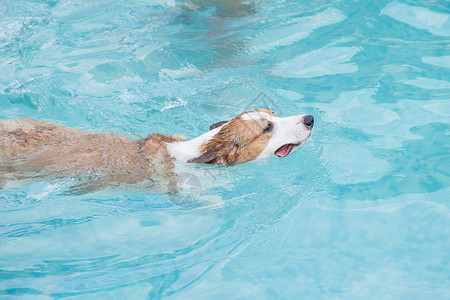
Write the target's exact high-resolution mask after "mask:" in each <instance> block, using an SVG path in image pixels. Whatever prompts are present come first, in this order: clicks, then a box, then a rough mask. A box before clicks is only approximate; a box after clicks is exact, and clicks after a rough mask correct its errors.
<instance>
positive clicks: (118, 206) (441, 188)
mask: <svg viewBox="0 0 450 300" xmlns="http://www.w3.org/2000/svg"><path fill="white" fill-rule="evenodd" d="M0 7H1V8H2V9H1V10H0V16H1V18H0V70H1V72H0V119H10V118H19V117H24V116H26V117H32V118H37V119H46V120H50V121H53V122H56V123H58V124H62V125H66V126H71V127H76V128H80V129H83V130H89V131H93V132H116V133H119V134H121V135H133V136H132V138H135V139H137V138H138V137H139V136H140V137H142V136H146V135H147V134H149V133H156V132H157V133H165V134H184V135H186V136H187V137H188V138H193V137H196V136H198V135H200V134H202V133H203V132H205V131H207V130H208V128H209V125H210V124H212V123H215V122H218V121H223V120H229V119H230V118H232V117H234V116H235V115H237V114H239V113H240V112H242V111H244V110H249V109H253V108H260V107H265V106H269V108H271V109H272V110H274V111H275V113H276V114H278V115H281V116H289V115H294V114H312V115H314V117H315V120H316V123H315V127H314V131H313V136H312V138H311V140H310V141H309V143H308V144H307V145H306V146H304V147H302V148H301V149H300V150H298V151H297V152H295V153H293V154H291V155H289V156H288V157H286V158H283V159H278V158H272V159H268V160H266V161H263V162H251V163H247V164H242V165H236V166H233V167H222V168H220V167H215V166H195V167H193V168H192V169H189V170H190V171H189V170H188V171H187V172H186V173H184V174H183V176H184V177H183V176H182V177H183V180H184V185H185V189H184V190H183V193H181V194H180V195H177V196H173V195H165V194H163V195H161V194H155V193H151V192H149V191H142V190H139V189H135V190H123V189H118V188H116V189H101V190H94V191H90V192H86V191H83V190H82V189H81V190H80V189H78V188H76V187H77V181H76V179H74V178H68V179H58V180H54V181H51V180H47V181H45V180H34V181H27V182H20V183H14V184H9V185H7V186H6V187H5V188H3V189H1V190H0V298H1V297H6V298H9V297H10V296H13V295H20V296H25V297H26V298H33V299H47V298H57V297H72V298H71V299H86V298H101V297H103V298H108V299H110V298H113V297H115V298H117V299H123V298H128V299H140V298H150V299H158V298H163V297H172V298H177V299H198V298H214V299H216V298H219V299H230V298H231V299H234V298H245V299H246V298H249V299H380V298H383V299H384V298H386V299H448V298H450V290H449V289H448V286H450V279H449V274H450V265H449V261H450V210H449V209H450V207H449V195H450V174H449V172H450V139H449V136H450V110H449V107H450V106H449V104H448V103H449V101H450V50H449V49H450V48H449V39H448V38H449V36H450V10H449V6H448V2H446V1H384V0H383V1H375V2H374V1H372V2H364V1H362V2H361V1H352V0H345V1H339V2H336V3H331V2H326V1H320V0H317V1H310V2H304V1H303V2H301V1H278V0H277V1H255V2H253V1H248V2H242V3H241V2H240V1H216V0H211V1H197V0H191V1H175V0H167V1H165V0H155V1H153V0H151V1H143V0H131V1H130V0H127V1H125V0H120V1H115V2H111V1H106V0H100V1H87V0H82V1H74V0H54V1H50V0H39V1H25V0H4V1H2V3H1V4H0ZM0 171H1V170H0ZM194 171H195V176H194V177H192V176H191V175H192V174H194ZM191 172H192V174H191ZM0 173H1V172H0Z"/></svg>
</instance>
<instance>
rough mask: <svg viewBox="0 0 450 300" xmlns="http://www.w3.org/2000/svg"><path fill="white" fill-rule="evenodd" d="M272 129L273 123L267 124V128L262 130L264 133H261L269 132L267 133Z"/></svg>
mask: <svg viewBox="0 0 450 300" xmlns="http://www.w3.org/2000/svg"><path fill="white" fill-rule="evenodd" d="M272 128H273V123H272V122H269V124H267V127H266V128H264V131H263V132H269V131H271V130H272Z"/></svg>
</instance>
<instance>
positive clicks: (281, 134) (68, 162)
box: [0, 109, 314, 192]
mask: <svg viewBox="0 0 450 300" xmlns="http://www.w3.org/2000/svg"><path fill="white" fill-rule="evenodd" d="M313 125H314V118H313V116H311V115H297V116H291V117H286V118H281V117H278V116H276V115H275V114H274V113H273V112H272V111H270V110H269V109H259V110H254V111H249V112H244V113H241V114H239V115H238V116H236V117H235V118H233V119H232V120H230V121H222V122H219V123H215V124H213V125H211V126H210V130H209V131H208V132H206V133H205V134H203V135H201V136H199V137H197V138H194V139H192V140H185V139H183V138H180V137H177V136H170V135H164V134H150V135H148V136H147V137H146V138H144V139H141V140H139V141H133V140H131V139H129V138H127V137H124V136H119V135H117V134H112V133H107V134H105V133H92V132H88V131H83V130H79V129H75V128H70V127H66V126H62V125H57V124H54V123H51V122H49V121H43V120H34V119H28V118H23V119H18V120H1V121H0V187H1V186H2V185H4V184H5V182H6V181H8V180H23V179H28V178H33V177H35V176H57V177H61V176H62V177H73V178H76V177H80V176H81V177H84V178H88V179H89V180H91V179H92V178H95V179H96V180H101V182H102V183H111V184H114V183H116V184H119V183H125V184H140V185H142V184H143V185H144V186H145V185H146V184H147V183H148V184H151V186H152V187H153V188H155V187H156V186H157V187H159V188H160V189H161V191H163V192H166V191H175V190H176V186H177V184H176V178H177V174H176V170H175V168H174V166H175V163H186V164H193V163H196V164H215V165H234V164H239V163H244V162H248V161H252V160H256V159H263V158H267V157H270V156H278V157H285V156H287V155H289V154H290V153H291V152H292V151H294V150H296V149H298V148H299V147H300V146H302V145H304V144H305V143H306V142H307V141H308V139H309V137H310V136H311V131H312V128H313Z"/></svg>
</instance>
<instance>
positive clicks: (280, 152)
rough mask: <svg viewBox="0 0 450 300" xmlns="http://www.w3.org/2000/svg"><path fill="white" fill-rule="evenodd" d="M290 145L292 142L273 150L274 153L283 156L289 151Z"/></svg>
mask: <svg viewBox="0 0 450 300" xmlns="http://www.w3.org/2000/svg"><path fill="white" fill-rule="evenodd" d="M292 147H294V146H293V145H292V144H287V145H284V146H283V147H281V148H280V149H278V150H277V152H275V154H276V155H277V156H279V157H285V156H286V155H288V154H289V153H291V150H292Z"/></svg>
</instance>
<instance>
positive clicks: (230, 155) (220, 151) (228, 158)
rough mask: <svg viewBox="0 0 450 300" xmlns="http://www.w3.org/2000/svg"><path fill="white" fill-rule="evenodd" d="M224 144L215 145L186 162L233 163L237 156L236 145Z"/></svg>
mask: <svg viewBox="0 0 450 300" xmlns="http://www.w3.org/2000/svg"><path fill="white" fill-rule="evenodd" d="M229 146H230V147H227V146H224V145H218V146H215V147H213V148H211V149H209V150H207V151H206V152H205V153H203V154H202V155H200V156H199V157H195V158H191V159H189V160H188V161H187V162H188V163H200V164H214V165H229V166H231V165H234V164H235V163H236V162H235V161H236V158H237V153H238V151H237V147H232V146H231V145H229Z"/></svg>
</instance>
